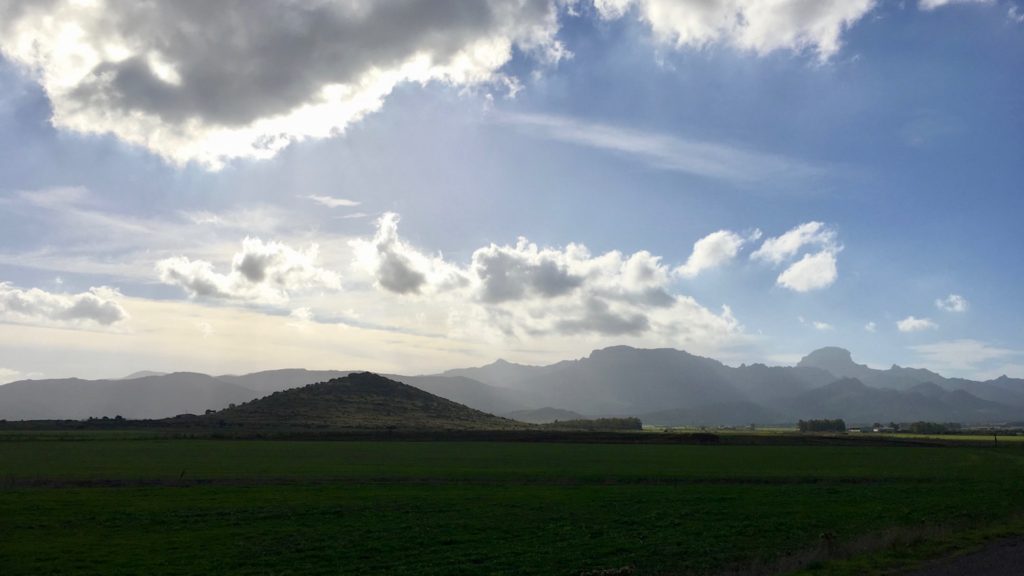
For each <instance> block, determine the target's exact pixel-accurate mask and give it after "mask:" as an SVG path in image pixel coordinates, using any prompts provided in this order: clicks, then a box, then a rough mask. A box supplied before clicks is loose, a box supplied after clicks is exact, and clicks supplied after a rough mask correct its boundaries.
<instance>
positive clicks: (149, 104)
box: [0, 0, 565, 168]
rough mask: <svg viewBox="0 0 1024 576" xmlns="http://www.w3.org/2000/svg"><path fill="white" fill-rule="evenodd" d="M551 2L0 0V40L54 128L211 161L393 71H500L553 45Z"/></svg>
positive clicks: (253, 145)
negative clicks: (515, 58) (44, 104)
mask: <svg viewBox="0 0 1024 576" xmlns="http://www.w3.org/2000/svg"><path fill="white" fill-rule="evenodd" d="M557 31H558V9H557V6H556V4H555V2H553V1H552V0H485V1H480V2H471V3H467V2H462V1H460V0H429V1H427V0H419V1H416V0H407V1H402V2H340V1H320V0H224V1H219V2H180V1H178V0H154V1H150V2H132V1H127V0H89V1H81V0H50V1H46V2H35V1H28V0H26V1H18V0H4V1H0V54H2V55H3V56H4V57H5V58H6V59H8V60H10V61H12V62H15V63H17V64H20V65H21V66H22V67H23V68H24V69H25V70H26V71H28V72H29V73H31V74H32V75H33V76H34V77H35V78H36V79H37V80H38V82H39V84H40V85H41V86H42V87H43V89H44V90H45V91H46V94H47V96H48V97H49V99H50V101H51V103H52V106H53V123H54V125H56V126H57V127H59V128H64V129H69V130H73V131H77V132H84V133H90V134H108V133H109V134H114V135H115V136H117V137H118V138H120V139H122V140H124V141H126V142H130V143H132V144H136V145H140V146H144V147H146V148H148V149H150V150H152V151H154V152H156V153H157V154H160V155H161V156H163V157H165V158H167V159H169V160H171V161H173V162H175V163H179V164H180V163H186V162H189V161H196V162H199V163H201V164H203V165H206V166H209V167H213V168H217V167H219V166H220V165H221V164H223V162H224V161H226V160H229V159H232V158H267V157H270V156H273V155H274V154H275V153H277V152H278V151H279V150H281V149H282V148H283V147H285V146H287V145H288V144H289V143H291V142H294V141H299V140H303V139H307V138H325V137H330V136H333V135H336V134H338V133H340V132H342V131H344V130H345V128H346V127H347V126H348V125H350V124H351V123H352V122H355V121H358V120H359V119H360V118H362V117H363V116H365V115H366V114H367V113H370V112H373V111H375V110H377V109H378V108H380V106H381V105H382V103H383V100H384V98H385V97H386V96H387V95H388V94H389V93H390V92H391V91H392V90H393V89H394V88H395V86H396V85H398V84H400V83H402V82H418V83H427V82H431V81H437V82H443V83H447V84H451V85H455V86H474V85H481V84H503V85H506V86H508V87H510V88H511V89H514V88H515V86H516V81H515V79H514V78H509V77H506V76H505V75H504V74H503V73H502V72H501V68H502V67H503V66H504V65H505V64H506V63H507V62H508V61H509V60H511V58H512V55H513V52H514V51H517V50H518V51H521V52H523V53H527V54H532V55H535V56H536V57H537V58H538V59H539V60H542V61H546V62H550V61H555V60H558V59H559V58H561V57H562V56H564V55H565V50H564V48H563V47H562V46H561V44H560V43H559V42H558V41H557V39H556V37H555V36H556V33H557Z"/></svg>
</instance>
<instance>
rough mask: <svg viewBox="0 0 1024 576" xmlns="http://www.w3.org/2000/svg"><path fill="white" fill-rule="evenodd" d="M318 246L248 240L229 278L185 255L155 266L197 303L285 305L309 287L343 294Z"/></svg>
mask: <svg viewBox="0 0 1024 576" xmlns="http://www.w3.org/2000/svg"><path fill="white" fill-rule="evenodd" d="M318 258H319V248H318V247H317V245H316V244H313V245H311V246H310V247H309V248H307V249H306V250H296V249H294V248H292V247H290V246H287V245H285V244H282V243H280V242H264V241H263V240H260V239H259V238H250V237H246V238H245V240H243V241H242V251H241V252H237V253H236V254H235V255H234V258H233V259H232V261H231V269H230V271H229V272H227V273H221V272H217V271H216V270H215V269H214V265H213V264H212V263H211V262H207V261H205V260H192V259H189V258H188V257H186V256H175V257H172V258H165V259H163V260H161V261H159V262H157V264H156V270H157V274H158V275H159V277H160V280H161V281H162V282H164V283H166V284H171V285H177V286H181V287H182V288H184V289H185V291H186V292H187V293H188V294H189V296H191V297H193V298H220V299H230V300H243V301H249V302H253V303H262V304H283V303H286V302H288V300H289V298H290V295H291V293H293V292H295V291H299V290H304V289H310V288H326V289H330V290H340V289H341V277H340V276H339V275H338V274H337V273H336V272H332V271H330V270H326V269H324V268H321V267H320V266H319V265H318V264H317V261H318Z"/></svg>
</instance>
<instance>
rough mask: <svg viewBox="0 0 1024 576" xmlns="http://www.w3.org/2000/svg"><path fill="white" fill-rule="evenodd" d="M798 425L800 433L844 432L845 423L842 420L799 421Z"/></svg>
mask: <svg viewBox="0 0 1024 576" xmlns="http://www.w3.org/2000/svg"><path fill="white" fill-rule="evenodd" d="M798 425H799V427H800V431H801V432H846V421H844V420H843V419H842V418H836V419H832V420H830V419H827V418H826V419H821V420H801V421H800V422H799V423H798Z"/></svg>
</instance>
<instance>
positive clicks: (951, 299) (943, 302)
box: [935, 294, 970, 312]
mask: <svg viewBox="0 0 1024 576" xmlns="http://www.w3.org/2000/svg"><path fill="white" fill-rule="evenodd" d="M968 306H970V304H969V303H968V302H967V299H966V298H964V297H963V296H961V295H959V294H950V295H949V296H946V297H945V298H936V299H935V307H936V308H938V309H939V310H945V311H946V312H966V311H967V308H968Z"/></svg>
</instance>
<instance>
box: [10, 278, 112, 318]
mask: <svg viewBox="0 0 1024 576" xmlns="http://www.w3.org/2000/svg"><path fill="white" fill-rule="evenodd" d="M120 298H121V293H120V292H118V291H117V290H115V289H113V288H109V287H106V286H101V287H97V288H90V289H89V291H88V292H81V293H78V294H62V293H53V292H47V291H45V290H41V289H39V288H30V289H28V290H22V289H20V288H15V287H14V286H12V285H11V284H10V283H8V282H0V319H4V320H8V321H14V322H25V323H42V324H48V325H54V324H57V325H72V326H75V325H84V326H87V325H97V324H98V325H101V326H110V325H112V324H116V323H118V322H121V321H122V320H126V319H128V312H127V311H126V310H125V309H124V307H123V306H121V304H120V303H118V302H117V300H118V299H120Z"/></svg>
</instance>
